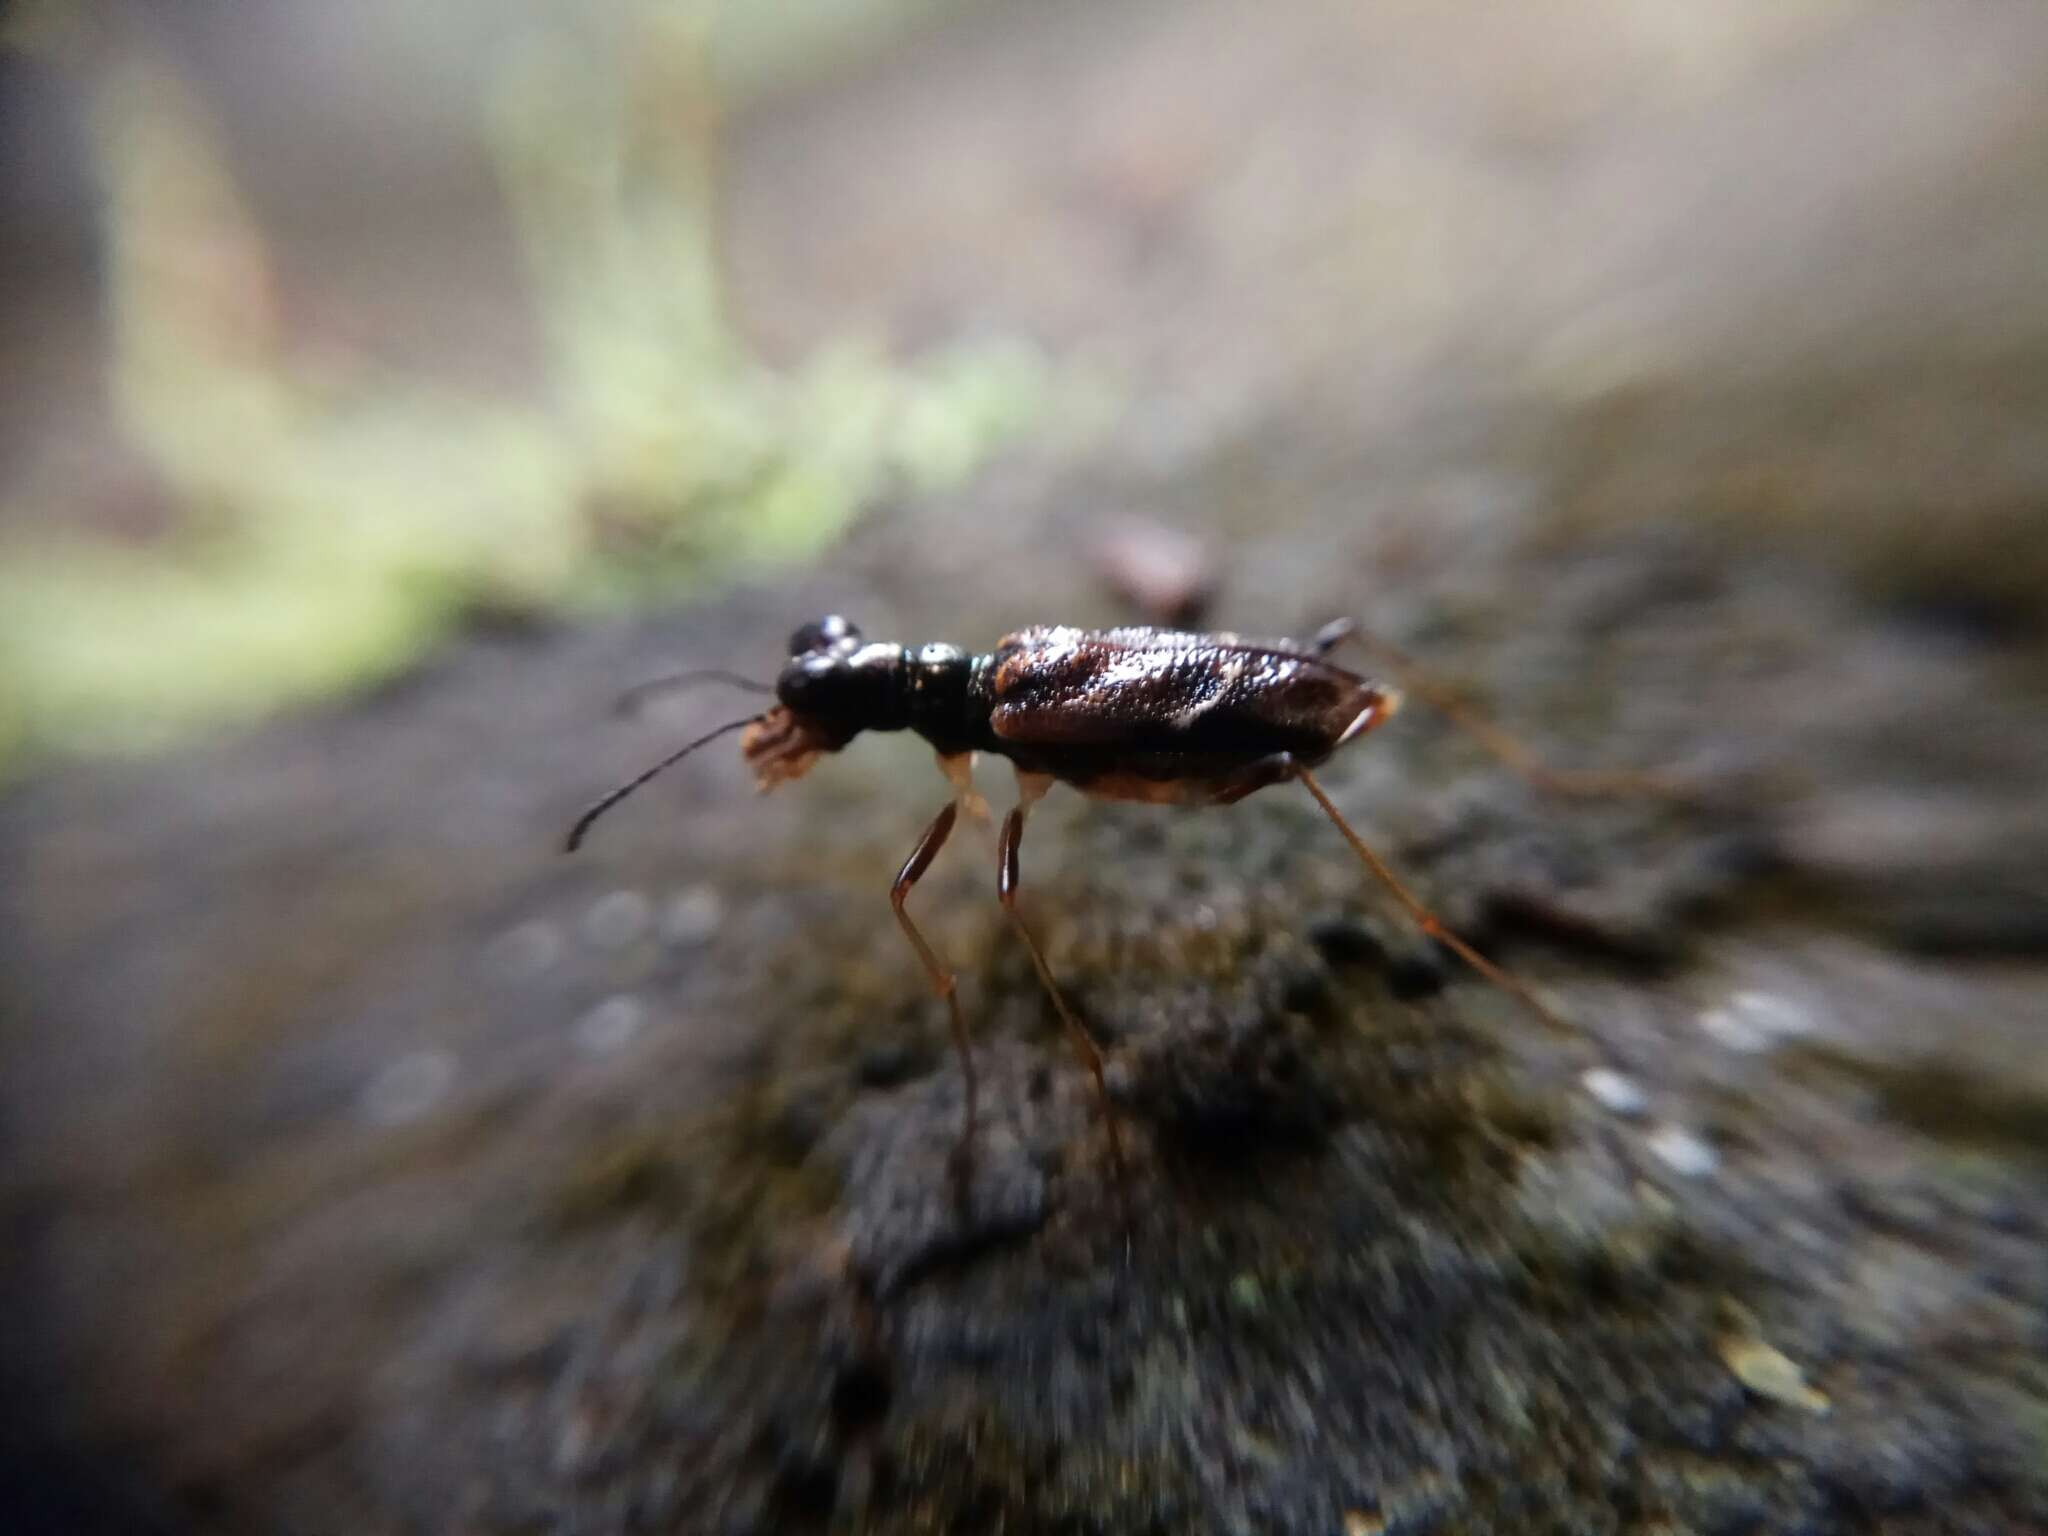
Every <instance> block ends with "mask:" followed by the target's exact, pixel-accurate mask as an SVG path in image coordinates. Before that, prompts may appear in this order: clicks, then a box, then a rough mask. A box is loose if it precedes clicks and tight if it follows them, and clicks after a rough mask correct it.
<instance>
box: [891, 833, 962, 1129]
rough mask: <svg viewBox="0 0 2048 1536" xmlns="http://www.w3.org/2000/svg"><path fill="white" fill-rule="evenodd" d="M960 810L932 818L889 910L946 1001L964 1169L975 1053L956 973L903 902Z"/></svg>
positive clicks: (900, 877) (898, 880) (908, 861)
mask: <svg viewBox="0 0 2048 1536" xmlns="http://www.w3.org/2000/svg"><path fill="white" fill-rule="evenodd" d="M959 814H960V806H959V803H958V802H957V801H953V800H948V801H947V802H946V804H945V806H944V808H943V809H942V810H940V812H939V814H938V815H936V816H934V817H933V818H932V824H931V825H930V826H928V827H926V828H925V829H924V836H923V837H920V838H919V839H918V840H917V846H916V847H915V848H913V849H912V850H911V852H910V857H909V858H907V859H905V860H904V861H903V868H902V869H901V870H899V871H898V872H897V875H896V881H895V883H894V884H893V885H891V886H890V887H889V906H890V908H891V909H892V910H893V911H894V912H895V914H896V921H897V922H898V923H900V924H901V925H902V927H903V936H904V937H905V938H907V939H909V940H910V947H911V948H912V949H914V950H916V951H917V958H918V959H919V960H921V961H923V962H924V972H925V975H926V976H928V977H929V978H930V979H931V984H932V990H933V991H934V992H936V993H937V994H938V995H939V996H940V997H942V998H944V999H945V1000H946V1011H947V1014H948V1016H949V1017H950V1018H951V1020H952V1025H953V1044H954V1045H955V1046H956V1047H958V1049H959V1052H960V1075H961V1077H962V1078H963V1079H964V1080H965V1081H966V1084H967V1115H966V1121H965V1123H964V1124H963V1125H962V1126H961V1129H960V1146H959V1150H958V1151H957V1152H956V1154H955V1156H956V1157H957V1158H958V1160H959V1166H961V1167H963V1168H964V1167H965V1166H966V1163H967V1159H968V1158H969V1157H971V1156H972V1155H973V1144H974V1119H975V1083H974V1053H973V1052H972V1051H971V1050H970V1049H969V1048H968V1044H967V1021H966V1019H965V1018H964V1017H962V1015H961V1012H960V991H959V986H958V983H957V982H956V981H955V979H954V976H953V973H952V972H951V971H949V970H947V969H946V967H945V966H944V965H942V964H941V963H940V961H939V957H938V955H937V954H936V953H934V952H933V950H932V947H931V945H930V944H928V943H926V942H925V936H924V935H923V934H922V933H919V932H918V930H917V924H916V923H914V922H912V921H911V920H910V914H909V912H907V911H905V910H904V906H903V904H904V902H905V901H907V900H908V899H909V898H910V888H911V887H912V886H913V885H915V884H917V882H918V880H919V878H920V877H921V876H922V875H923V874H924V872H925V871H926V870H928V869H930V868H931V866H932V860H933V859H935V858H937V857H938V854H939V850H940V849H941V848H943V847H945V846H946V839H947V837H948V836H950V835H951V833H952V831H953V823H954V821H955V820H956V819H958V817H959Z"/></svg>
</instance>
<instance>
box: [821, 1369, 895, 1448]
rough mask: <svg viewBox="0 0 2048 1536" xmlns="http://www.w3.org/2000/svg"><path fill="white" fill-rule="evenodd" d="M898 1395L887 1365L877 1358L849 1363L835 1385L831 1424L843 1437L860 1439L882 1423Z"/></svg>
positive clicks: (841, 1370) (834, 1382)
mask: <svg viewBox="0 0 2048 1536" xmlns="http://www.w3.org/2000/svg"><path fill="white" fill-rule="evenodd" d="M894 1394H895V1389H894V1387H893V1386H892V1385H891V1384H890V1380H889V1367H888V1363H887V1362H886V1361H884V1360H880V1359H874V1358H863V1359H858V1360H853V1361H850V1362H848V1363H847V1364H846V1365H845V1366H843V1367H841V1369H840V1371H839V1374H838V1376H837V1377H836V1378H835V1379H834V1381H833V1383H832V1422H833V1424H834V1426H835V1427H836V1428H837V1429H838V1431H839V1433H840V1434H841V1435H847V1436H851V1435H857V1434H860V1433H862V1432H863V1431H866V1430H869V1429H872V1428H874V1427H875V1425H877V1424H879V1423H881V1421H882V1417H883V1415H885V1414H886V1413H888V1411H889V1403H890V1401H891V1399H892V1398H893V1396H894Z"/></svg>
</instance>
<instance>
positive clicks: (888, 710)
mask: <svg viewBox="0 0 2048 1536" xmlns="http://www.w3.org/2000/svg"><path fill="white" fill-rule="evenodd" d="M899 666H901V651H899V649H897V647H893V645H864V647H860V649H852V651H842V649H825V651H809V653H803V655H793V657H791V659H788V664H786V666H784V668H782V672H780V676H776V680H774V696H776V700H778V702H780V705H782V709H786V711H788V713H791V715H795V717H797V719H801V721H805V723H807V725H809V727H811V731H813V735H819V737H827V739H836V741H838V745H846V741H852V739H854V737H856V735H858V733H860V731H887V729H891V727H893V725H895V723H897V721H895V715H897V692H899V682H897V674H899Z"/></svg>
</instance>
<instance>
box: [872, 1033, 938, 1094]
mask: <svg viewBox="0 0 2048 1536" xmlns="http://www.w3.org/2000/svg"><path fill="white" fill-rule="evenodd" d="M931 1067H932V1062H931V1056H930V1054H929V1053H928V1052H926V1051H924V1050H922V1049H921V1048H919V1047H918V1046H917V1045H915V1044H913V1043H911V1042H910V1041H907V1040H891V1041H887V1042H884V1043H882V1044H880V1045H871V1046H869V1047H868V1048H867V1049H866V1050H864V1051H862V1052H861V1053H860V1066H859V1069H858V1071H857V1074H856V1075H857V1077H858V1079H859V1081H860V1085H861V1086H862V1087H863V1088H894V1087H896V1086H898V1085H899V1084H901V1083H907V1082H909V1081H910V1080H911V1079H912V1078H914V1077H922V1076H923V1075H924V1074H925V1073H927V1072H929V1071H930V1070H931Z"/></svg>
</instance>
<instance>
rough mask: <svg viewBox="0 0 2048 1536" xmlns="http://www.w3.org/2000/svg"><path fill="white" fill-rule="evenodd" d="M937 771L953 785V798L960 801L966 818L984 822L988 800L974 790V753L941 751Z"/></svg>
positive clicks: (986, 816) (987, 812) (986, 817)
mask: <svg viewBox="0 0 2048 1536" xmlns="http://www.w3.org/2000/svg"><path fill="white" fill-rule="evenodd" d="M939 772H941V773H943V774H944V775H945V776H946V782H947V783H949V784H951V785H952V786H953V798H954V799H955V800H957V801H958V802H959V803H960V809H961V810H963V811H965V812H966V813H967V819H968V820H969V821H979V822H986V821H987V820H988V819H989V810H988V802H987V801H986V800H984V799H982V798H981V796H980V795H978V794H976V793H975V792H974V754H973V753H972V752H956V753H952V754H947V753H944V752H941V753H940V754H939Z"/></svg>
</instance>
